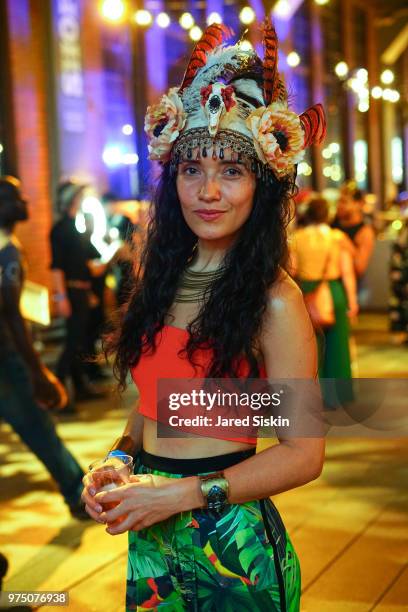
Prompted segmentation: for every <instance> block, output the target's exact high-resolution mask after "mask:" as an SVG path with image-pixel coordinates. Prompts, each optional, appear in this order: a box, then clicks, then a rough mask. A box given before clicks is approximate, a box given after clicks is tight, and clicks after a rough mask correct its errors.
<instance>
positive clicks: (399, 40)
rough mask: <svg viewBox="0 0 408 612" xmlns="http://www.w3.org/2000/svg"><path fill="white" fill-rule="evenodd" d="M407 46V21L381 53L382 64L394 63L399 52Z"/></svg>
mask: <svg viewBox="0 0 408 612" xmlns="http://www.w3.org/2000/svg"><path fill="white" fill-rule="evenodd" d="M407 47H408V23H407V24H406V25H405V26H404V27H403V28H402V29H401V30H400V32H399V33H398V34H397V35H396V36H395V37H394V38H393V39H392V42H391V43H390V44H389V45H388V47H387V48H386V49H385V51H384V52H383V53H382V55H381V61H382V62H383V63H384V64H395V62H396V61H397V60H398V59H399V57H400V56H401V54H402V53H403V52H404V51H405V49H406V48H407Z"/></svg>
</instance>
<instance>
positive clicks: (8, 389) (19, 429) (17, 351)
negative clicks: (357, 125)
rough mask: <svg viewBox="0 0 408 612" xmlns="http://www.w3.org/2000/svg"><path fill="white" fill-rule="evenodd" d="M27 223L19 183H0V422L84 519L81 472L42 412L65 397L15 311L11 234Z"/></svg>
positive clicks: (18, 276)
mask: <svg viewBox="0 0 408 612" xmlns="http://www.w3.org/2000/svg"><path fill="white" fill-rule="evenodd" d="M27 219H28V207H27V201H26V200H25V199H24V197H23V196H22V195H21V191H20V182H19V181H18V180H17V179H16V178H14V177H9V176H6V177H2V178H0V418H3V419H4V420H5V421H6V422H7V423H8V424H9V425H10V426H11V427H12V428H13V429H14V431H15V432H16V433H17V434H18V435H19V436H20V438H21V439H22V441H23V442H24V443H25V444H26V445H27V446H28V447H29V449H30V450H31V451H32V452H33V453H34V454H35V455H36V456H37V457H38V459H39V460H40V461H42V463H43V464H44V465H45V467H46V468H47V470H48V471H49V473H50V474H51V476H52V477H53V478H54V480H55V481H56V483H57V484H58V486H59V488H60V491H61V493H62V495H63V496H64V499H65V501H66V503H67V504H68V506H69V508H70V511H71V514H72V515H73V516H75V517H77V518H86V516H87V515H86V514H84V510H83V506H82V504H81V502H80V496H81V492H82V488H83V487H82V477H83V475H84V472H83V471H82V468H81V467H80V465H79V464H78V462H77V461H76V459H75V458H74V457H73V456H72V455H71V453H70V452H69V450H68V449H67V448H66V447H65V446H64V444H63V442H62V441H61V439H60V438H59V437H58V435H57V432H56V430H55V427H54V423H53V421H52V419H51V417H50V415H49V414H48V412H47V409H50V408H54V407H62V405H63V404H64V402H66V394H65V391H64V389H63V388H62V385H61V384H60V383H59V382H58V381H57V380H56V379H55V377H54V375H53V374H52V373H51V372H50V371H49V370H48V369H47V368H46V367H45V366H44V365H43V364H42V363H41V361H40V358H39V356H38V355H37V353H36V352H35V350H34V348H33V344H32V338H31V335H30V333H29V330H28V328H27V326H26V324H25V321H24V319H23V317H22V315H21V312H20V305H19V304H20V293H21V289H22V283H23V278H24V269H23V263H22V261H23V260H22V255H21V250H20V247H19V244H18V242H17V240H16V238H15V236H14V234H13V231H14V227H15V225H16V224H17V223H18V222H20V221H25V220H27Z"/></svg>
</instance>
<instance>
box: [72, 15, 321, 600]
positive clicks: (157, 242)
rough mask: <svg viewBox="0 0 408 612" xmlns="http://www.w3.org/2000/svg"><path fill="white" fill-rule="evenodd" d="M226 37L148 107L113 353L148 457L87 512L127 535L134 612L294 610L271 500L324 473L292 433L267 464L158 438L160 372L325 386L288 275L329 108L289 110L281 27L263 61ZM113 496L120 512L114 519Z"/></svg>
mask: <svg viewBox="0 0 408 612" xmlns="http://www.w3.org/2000/svg"><path fill="white" fill-rule="evenodd" d="M225 32H226V28H225V27H224V26H219V25H212V26H210V27H209V28H207V30H206V32H205V34H204V36H203V38H202V40H201V41H200V42H199V43H198V45H197V46H196V48H195V50H194V53H193V57H192V60H190V64H189V66H188V68H187V71H186V75H185V78H184V81H183V83H182V85H181V87H180V88H179V89H178V91H177V90H176V89H173V90H170V92H169V94H168V95H167V96H164V97H163V98H162V100H161V103H160V104H159V105H157V106H155V107H151V108H149V109H148V115H147V118H146V129H147V132H148V134H149V135H150V137H151V140H150V144H149V151H150V157H151V158H152V159H159V160H160V161H161V162H162V164H163V172H162V177H161V181H160V184H159V187H158V191H157V194H156V198H155V201H154V219H153V221H152V222H151V224H150V228H149V234H148V242H147V247H146V252H145V256H144V260H143V262H142V263H143V266H142V270H143V271H142V272H141V273H140V276H141V278H140V280H139V282H138V284H137V286H136V289H135V291H134V293H133V296H132V298H131V300H130V302H129V304H128V307H127V310H126V313H125V315H124V317H123V319H122V321H121V327H120V329H119V331H118V332H117V333H116V334H115V335H114V336H113V337H112V339H111V344H110V350H114V352H115V355H116V357H115V370H116V373H117V375H118V378H119V383H120V386H121V387H122V388H123V387H124V386H125V383H126V375H127V373H128V370H129V369H131V371H132V375H133V378H134V380H135V381H136V383H137V385H138V387H139V391H140V396H141V399H140V405H139V408H138V410H135V411H134V412H133V413H132V415H131V417H130V420H129V422H128V425H127V427H126V429H125V432H124V436H123V437H122V438H121V439H120V440H119V441H118V442H117V443H116V444H115V448H116V449H117V448H120V449H122V450H127V451H128V452H131V453H132V454H134V455H137V473H138V476H133V477H131V482H130V483H129V484H127V485H125V486H123V487H120V488H118V489H116V490H115V491H111V492H109V493H107V494H104V493H98V494H97V495H95V488H94V487H93V486H92V479H91V477H90V476H87V477H86V478H85V481H84V482H85V491H84V494H83V499H84V501H85V503H86V508H87V510H88V512H89V514H90V516H91V517H93V518H94V519H95V520H97V521H99V522H102V523H104V522H107V523H108V524H109V526H108V529H107V531H108V532H109V533H111V534H118V533H123V532H125V531H129V565H128V589H127V610H135V609H137V610H143V609H159V608H160V609H161V608H163V609H164V608H166V609H169V610H215V609H219V610H232V609H235V610H245V611H246V610H248V609H251V608H252V609H256V610H279V611H283V610H291V611H295V610H299V598H300V572H299V565H298V560H297V557H296V554H295V552H294V549H293V547H292V545H291V542H290V540H289V538H288V535H287V533H286V531H285V528H284V526H283V523H282V521H281V518H280V516H279V514H278V512H277V510H276V508H275V506H274V505H273V504H272V502H271V501H270V500H269V499H268V498H269V496H270V495H274V494H276V493H278V492H281V491H285V490H288V489H291V488H293V487H296V486H300V485H302V484H304V483H306V482H308V481H310V480H312V479H314V478H316V477H317V476H318V475H319V474H320V471H321V469H322V463H323V455H324V442H323V440H322V439H319V438H304V439H302V438H292V439H285V438H284V437H283V436H282V438H281V439H280V444H278V445H276V446H274V447H272V448H269V449H267V450H264V451H262V452H259V453H258V454H255V444H256V438H255V439H254V438H251V437H246V436H241V437H238V438H237V437H236V436H234V435H228V434H226V435H225V436H223V437H221V438H220V437H219V436H216V435H214V437H208V436H207V437H205V436H202V437H200V436H195V437H194V438H191V437H190V438H188V437H187V438H186V437H184V438H179V437H173V438H172V437H170V436H168V437H159V436H158V431H157V423H156V420H157V419H158V415H157V409H156V404H157V398H156V395H155V388H156V383H157V380H158V379H159V378H173V379H174V378H184V379H194V378H195V377H196V378H197V377H198V378H200V377H201V378H203V377H208V378H216V377H218V378H222V377H228V378H229V377H231V378H234V377H243V378H245V377H248V376H249V377H252V378H256V377H258V376H267V377H268V378H292V377H294V378H309V379H310V378H313V377H314V376H315V374H316V352H315V342H314V336H313V333H312V329H311V325H310V322H309V319H308V316H307V313H306V311H305V308H304V305H303V299H302V295H301V292H300V291H299V290H298V288H297V287H296V285H295V284H294V282H292V281H291V280H290V278H289V277H288V276H287V275H286V274H285V273H284V272H283V270H282V267H281V266H282V264H283V263H284V261H285V258H286V255H287V246H286V238H285V228H286V223H287V217H288V212H287V211H288V203H289V197H290V195H291V193H292V191H293V176H294V172H295V163H296V162H297V161H298V159H299V158H301V155H302V151H303V147H304V145H305V143H310V142H313V141H317V140H319V139H320V137H321V136H322V135H323V131H324V130H323V124H322V122H323V115H322V111H321V108H320V107H317V108H316V109H313V110H310V111H309V112H308V113H306V114H304V116H303V121H304V122H305V128H303V127H302V125H303V121H302V118H299V117H297V116H296V115H295V114H294V113H291V112H290V111H289V110H288V109H287V104H286V97H285V90H284V86H283V84H282V82H281V81H280V80H279V75H278V73H277V69H276V63H275V61H274V60H275V59H276V55H275V53H274V52H275V51H276V35H275V32H274V30H273V28H272V27H271V26H270V25H269V24H268V23H267V24H266V26H265V45H266V59H265V60H264V65H262V62H261V60H260V59H259V58H258V56H257V55H256V54H255V52H254V51H243V50H242V49H241V48H240V46H239V45H236V46H233V47H222V48H220V47H217V48H216V49H215V50H214V51H211V48H214V46H215V45H216V44H219V43H221V41H222V36H223V34H225ZM209 49H210V52H209ZM264 77H265V79H264ZM270 77H271V81H269V78H270ZM263 85H264V88H263ZM309 121H310V122H309ZM312 124H313V125H312ZM278 139H279V143H280V144H278ZM288 338H290V342H288ZM143 474H145V475H147V474H149V475H150V479H149V478H146V477H145V478H140V476H141V475H143ZM109 500H111V501H113V502H114V503H119V505H118V506H117V507H116V508H114V509H113V510H110V511H108V512H103V511H102V505H101V503H105V502H107V501H109ZM119 517H121V520H122V522H121V523H120V524H119V525H115V526H113V525H112V522H113V521H115V520H116V519H117V518H119Z"/></svg>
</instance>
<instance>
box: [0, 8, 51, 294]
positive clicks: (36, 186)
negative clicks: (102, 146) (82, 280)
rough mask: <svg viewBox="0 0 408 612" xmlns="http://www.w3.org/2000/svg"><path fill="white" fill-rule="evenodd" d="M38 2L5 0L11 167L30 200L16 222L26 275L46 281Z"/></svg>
mask: <svg viewBox="0 0 408 612" xmlns="http://www.w3.org/2000/svg"><path fill="white" fill-rule="evenodd" d="M45 4H46V3H43V2H35V1H32V2H29V0H18V2H16V1H15V0H7V16H8V25H9V62H10V72H11V81H12V91H11V96H12V104H13V111H14V125H15V142H16V154H17V160H16V162H17V171H18V174H19V177H20V178H21V180H22V183H23V189H24V193H25V194H26V196H27V197H28V200H29V202H30V219H29V221H27V222H26V223H21V224H19V226H18V232H17V233H18V237H19V239H20V240H21V242H22V244H23V247H24V250H25V252H26V255H27V260H28V277H29V278H30V280H33V281H35V282H38V283H41V284H44V285H48V286H49V283H50V272H49V269H48V266H49V259H50V254H49V241H48V234H49V231H50V227H51V223H52V207H51V200H50V193H49V185H50V170H49V168H50V165H49V148H48V126H47V117H48V112H47V78H46V72H45V70H46V64H45V61H44V56H45V49H46V47H45V41H46V32H45V28H46V24H47V19H46V18H45V16H44V14H43V10H44V5H45Z"/></svg>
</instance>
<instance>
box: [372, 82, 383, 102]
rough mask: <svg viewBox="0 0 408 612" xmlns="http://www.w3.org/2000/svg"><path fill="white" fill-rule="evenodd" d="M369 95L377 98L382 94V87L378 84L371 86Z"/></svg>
mask: <svg viewBox="0 0 408 612" xmlns="http://www.w3.org/2000/svg"><path fill="white" fill-rule="evenodd" d="M371 95H372V97H373V98H375V99H376V100H379V99H380V98H382V95H383V90H382V87H379V86H378V85H376V86H375V87H373V88H372V90H371Z"/></svg>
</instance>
